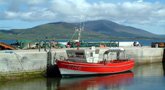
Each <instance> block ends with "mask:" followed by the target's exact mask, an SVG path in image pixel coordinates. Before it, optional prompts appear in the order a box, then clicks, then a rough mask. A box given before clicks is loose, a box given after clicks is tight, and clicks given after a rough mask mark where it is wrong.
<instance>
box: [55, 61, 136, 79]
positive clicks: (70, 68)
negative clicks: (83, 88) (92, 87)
mask: <svg viewBox="0 0 165 90" xmlns="http://www.w3.org/2000/svg"><path fill="white" fill-rule="evenodd" d="M57 66H58V67H59V70H60V73H61V75H62V76H80V75H81V76H82V75H96V74H113V73H120V72H125V71H128V70H130V69H132V68H133V67H134V60H130V61H125V62H121V63H106V64H104V63H75V62H68V61H59V60H58V61H57Z"/></svg>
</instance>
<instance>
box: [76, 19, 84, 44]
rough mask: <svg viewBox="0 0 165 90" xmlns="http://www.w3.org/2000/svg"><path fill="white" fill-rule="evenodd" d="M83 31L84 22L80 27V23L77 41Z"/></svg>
mask: <svg viewBox="0 0 165 90" xmlns="http://www.w3.org/2000/svg"><path fill="white" fill-rule="evenodd" d="M83 30H84V22H83V23H82V26H81V23H80V28H79V29H78V38H77V39H78V40H79V41H80V38H81V31H83Z"/></svg>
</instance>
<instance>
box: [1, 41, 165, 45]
mask: <svg viewBox="0 0 165 90" xmlns="http://www.w3.org/2000/svg"><path fill="white" fill-rule="evenodd" d="M0 41H1V42H4V43H7V44H11V43H16V40H3V39H0ZM56 41H57V42H67V41H68V40H56ZM85 41H86V42H102V41H104V42H110V40H85ZM134 41H138V42H139V43H140V44H141V45H143V46H151V43H152V42H165V40H119V42H134Z"/></svg>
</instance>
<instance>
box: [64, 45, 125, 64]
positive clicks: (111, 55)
mask: <svg viewBox="0 0 165 90" xmlns="http://www.w3.org/2000/svg"><path fill="white" fill-rule="evenodd" d="M123 51H125V50H124V49H123V48H110V49H108V50H106V51H104V52H102V53H100V50H99V49H90V50H89V49H87V50H86V49H81V50H66V53H67V56H68V59H67V61H71V62H79V63H97V62H98V61H104V60H115V59H121V58H123V59H124V58H125V53H124V54H121V52H123ZM99 55H100V56H99ZM119 57H120V58H119Z"/></svg>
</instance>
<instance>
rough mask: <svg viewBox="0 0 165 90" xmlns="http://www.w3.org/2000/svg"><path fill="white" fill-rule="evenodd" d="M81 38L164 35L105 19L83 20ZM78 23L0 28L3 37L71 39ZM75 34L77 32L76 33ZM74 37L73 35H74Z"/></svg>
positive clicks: (153, 36)
mask: <svg viewBox="0 0 165 90" xmlns="http://www.w3.org/2000/svg"><path fill="white" fill-rule="evenodd" d="M84 24H85V30H84V31H82V33H81V37H82V39H107V40H108V39H130V37H131V39H154V38H158V37H159V38H162V37H164V36H165V35H162V36H160V35H156V34H152V33H149V32H147V31H144V30H141V29H137V28H134V27H129V26H124V25H119V24H117V23H114V22H111V21H107V20H97V21H88V22H85V23H84ZM78 26H79V23H66V22H56V23H48V24H43V25H39V26H37V27H33V28H28V29H13V30H0V38H3V39H44V38H45V37H48V38H49V39H53V38H56V39H67V40H68V39H71V37H72V36H73V34H74V32H75V27H78ZM76 35H77V34H76ZM74 38H75V37H74Z"/></svg>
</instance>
